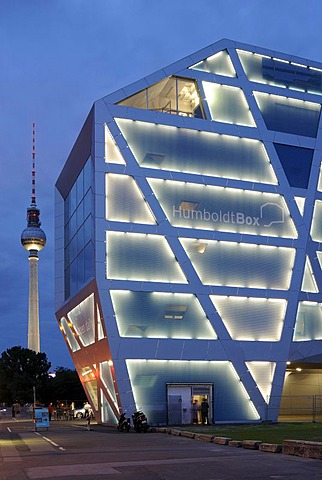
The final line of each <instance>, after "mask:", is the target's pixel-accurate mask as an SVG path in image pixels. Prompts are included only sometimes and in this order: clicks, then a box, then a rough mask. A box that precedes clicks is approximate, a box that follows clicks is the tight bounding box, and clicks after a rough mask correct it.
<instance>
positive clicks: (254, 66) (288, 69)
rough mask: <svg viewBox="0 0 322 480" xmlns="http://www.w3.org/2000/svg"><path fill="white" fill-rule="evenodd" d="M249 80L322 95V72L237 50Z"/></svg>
mask: <svg viewBox="0 0 322 480" xmlns="http://www.w3.org/2000/svg"><path fill="white" fill-rule="evenodd" d="M237 53H238V56H239V58H240V61H241V63H242V65H243V68H244V70H245V72H246V75H247V77H248V79H249V80H251V81H253V82H259V83H267V84H270V85H278V86H283V87H286V88H290V89H294V90H302V91H308V92H311V93H319V94H321V93H322V88H321V85H322V75H321V71H317V70H316V69H313V68H310V67H308V66H306V65H299V64H295V63H294V62H287V61H285V60H281V59H279V58H271V57H267V56H265V55H259V54H253V53H251V52H246V51H243V50H237Z"/></svg>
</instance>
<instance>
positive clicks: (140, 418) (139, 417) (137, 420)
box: [132, 410, 149, 433]
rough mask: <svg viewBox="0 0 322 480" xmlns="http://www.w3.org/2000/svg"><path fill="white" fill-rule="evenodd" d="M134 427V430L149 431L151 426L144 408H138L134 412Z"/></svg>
mask: <svg viewBox="0 0 322 480" xmlns="http://www.w3.org/2000/svg"><path fill="white" fill-rule="evenodd" d="M132 420H133V427H134V430H135V431H136V432H138V433H140V432H144V433H145V432H147V431H148V428H149V424H148V419H147V418H146V416H145V414H144V413H143V412H142V410H138V411H137V412H134V413H133V414H132Z"/></svg>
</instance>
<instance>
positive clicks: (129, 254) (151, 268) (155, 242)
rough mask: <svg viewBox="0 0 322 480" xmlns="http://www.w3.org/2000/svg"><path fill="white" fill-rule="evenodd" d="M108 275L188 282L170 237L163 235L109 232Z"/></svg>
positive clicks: (135, 278) (151, 280) (107, 236)
mask: <svg viewBox="0 0 322 480" xmlns="http://www.w3.org/2000/svg"><path fill="white" fill-rule="evenodd" d="M106 243H107V272H106V275H107V278H111V279H112V278H114V279H120V280H140V281H147V282H167V283H168V282H170V283H171V282H174V283H187V280H186V278H185V276H184V275H183V273H182V270H181V268H180V266H179V263H178V262H177V260H176V258H175V256H174V254H173V252H172V250H171V248H170V247H169V244H168V243H167V241H166V239H165V238H164V237H162V236H160V235H146V234H142V233H123V232H106Z"/></svg>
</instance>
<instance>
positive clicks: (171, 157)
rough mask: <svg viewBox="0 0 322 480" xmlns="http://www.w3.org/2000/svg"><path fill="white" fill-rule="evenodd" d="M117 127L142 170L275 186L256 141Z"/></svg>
mask: <svg viewBox="0 0 322 480" xmlns="http://www.w3.org/2000/svg"><path fill="white" fill-rule="evenodd" d="M117 124H118V126H119V128H120V129H121V132H122V134H123V136H124V138H125V140H126V141H127V143H128V145H129V147H130V148H131V150H132V152H133V154H134V156H135V158H136V160H137V162H138V163H139V164H140V165H141V166H142V167H148V168H156V169H162V170H173V171H180V172H189V173H195V174H200V175H210V176H217V177H225V178H233V179H237V180H249V181H254V182H263V183H269V184H277V180H276V177H275V174H274V171H273V168H272V166H271V164H270V161H269V158H268V155H267V153H266V150H265V148H264V146H263V143H262V142H260V141H259V140H252V139H246V138H239V137H232V136H230V135H219V134H216V133H207V132H197V131H194V130H189V129H186V128H176V127H166V126H162V125H155V124H153V123H145V122H139V121H135V122H134V121H132V120H123V119H117Z"/></svg>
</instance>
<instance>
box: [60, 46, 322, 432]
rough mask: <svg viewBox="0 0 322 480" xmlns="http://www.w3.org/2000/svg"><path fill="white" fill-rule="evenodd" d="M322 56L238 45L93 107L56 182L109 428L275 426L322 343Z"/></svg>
mask: <svg viewBox="0 0 322 480" xmlns="http://www.w3.org/2000/svg"><path fill="white" fill-rule="evenodd" d="M321 100H322V65H320V64H317V63H316V62H308V61H307V60H304V59H299V58H294V57H291V56H288V55H286V54H282V53H276V52H272V51H269V50H266V49H265V50H263V49H260V48H257V47H252V46H249V45H243V44H238V43H236V42H233V41H230V40H222V41H220V42H217V43H215V44H213V45H211V46H209V47H207V48H205V49H203V50H201V51H199V52H197V53H194V54H192V55H190V56H188V57H186V58H184V59H182V60H180V61H179V62H177V63H174V64H172V65H171V66H169V67H167V68H164V69H162V70H160V71H158V72H156V73H154V74H152V75H150V76H148V77H146V78H144V79H143V80H141V81H138V82H136V83H134V84H132V85H130V86H127V87H125V88H123V89H122V90H119V91H117V92H115V93H114V94H111V95H108V96H107V97H104V98H102V99H101V100H98V101H97V102H95V103H94V105H93V108H92V110H91V112H90V114H89V116H88V118H87V120H86V122H85V124H84V127H83V129H82V131H81V132H80V135H79V137H78V139H77V141H76V143H75V145H74V147H73V149H72V151H71V154H70V156H69V158H68V160H67V162H66V164H65V166H64V168H63V171H62V172H61V174H60V176H59V179H58V181H57V183H56V228H55V231H56V242H55V243H56V316H57V320H58V322H59V325H60V328H61V331H62V333H63V335H64V338H65V340H66V342H67V345H68V348H69V350H70V353H71V355H72V358H73V361H74V363H75V367H76V369H77V371H78V373H79V376H80V378H81V379H82V381H83V383H84V388H85V390H86V392H87V395H88V398H89V400H90V402H91V404H92V407H93V409H94V411H95V415H96V417H97V418H98V420H99V421H102V422H104V423H115V422H116V419H117V417H118V414H119V412H120V411H121V410H122V409H123V410H127V411H128V413H129V414H130V413H132V412H133V411H134V410H135V409H136V408H141V409H143V410H144V411H145V413H146V414H147V416H148V418H149V421H150V422H151V423H152V424H159V425H165V424H179V423H180V424H185V423H191V421H192V410H191V405H192V402H193V401H194V400H198V401H199V402H200V401H201V400H202V398H203V397H205V396H206V397H207V398H208V401H209V404H210V411H209V416H210V419H211V421H216V422H217V421H218V422H238V421H247V422H251V421H261V420H276V419H277V417H278V411H279V405H280V400H281V395H282V391H283V386H284V378H285V372H286V364H287V361H289V360H302V359H304V358H306V359H307V358H308V357H313V356H315V355H318V354H320V352H321V339H322V303H321V302H322V296H321V287H322V271H321V268H322V246H321V245H322V179H321V175H320V165H321V151H322V139H321V127H320V110H321Z"/></svg>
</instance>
